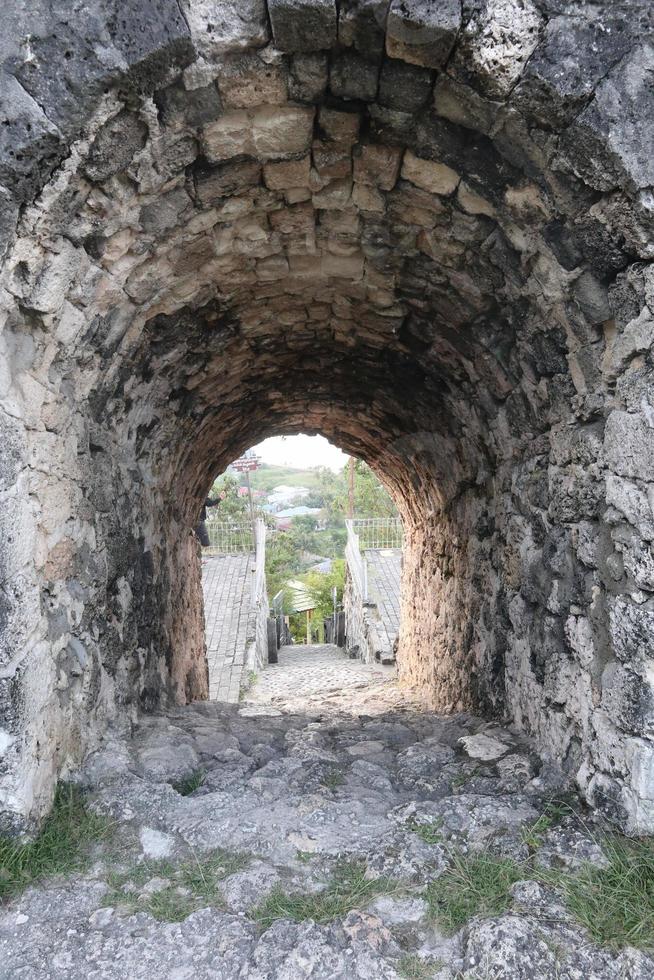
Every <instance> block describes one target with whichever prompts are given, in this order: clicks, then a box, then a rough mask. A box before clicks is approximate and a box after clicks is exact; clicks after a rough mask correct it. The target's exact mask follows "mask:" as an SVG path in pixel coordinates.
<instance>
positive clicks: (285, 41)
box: [268, 0, 336, 52]
mask: <svg viewBox="0 0 654 980" xmlns="http://www.w3.org/2000/svg"><path fill="white" fill-rule="evenodd" d="M268 13H269V16H270V23H271V26H272V32H273V38H274V41H275V47H277V48H279V50H280V51H289V52H298V51H321V50H326V49H329V48H331V47H332V46H333V45H334V43H335V41H336V3H335V0H268Z"/></svg>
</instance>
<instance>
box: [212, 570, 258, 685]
mask: <svg viewBox="0 0 654 980" xmlns="http://www.w3.org/2000/svg"><path fill="white" fill-rule="evenodd" d="M253 568H254V556H253V555H248V554H243V555H218V556H215V557H208V558H203V559H202V591H203V593H204V616H205V632H206V640H207V661H208V664H209V697H210V698H211V700H212V701H228V702H231V703H232V704H234V703H236V702H237V701H238V699H239V691H240V685H241V676H242V673H243V665H244V663H245V652H246V646H247V638H248V635H249V633H250V631H251V629H252V628H253V627H252V623H251V614H252V613H251V587H252V574H253Z"/></svg>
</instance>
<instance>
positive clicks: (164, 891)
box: [103, 848, 250, 922]
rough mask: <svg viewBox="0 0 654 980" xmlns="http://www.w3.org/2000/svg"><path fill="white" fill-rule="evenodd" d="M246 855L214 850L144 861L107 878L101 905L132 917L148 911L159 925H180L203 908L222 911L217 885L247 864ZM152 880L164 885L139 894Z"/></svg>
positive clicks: (220, 849)
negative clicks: (174, 859)
mask: <svg viewBox="0 0 654 980" xmlns="http://www.w3.org/2000/svg"><path fill="white" fill-rule="evenodd" d="M249 861H250V858H249V856H248V855H247V854H240V853H238V852H234V851H225V850H223V849H222V848H218V849H217V850H215V851H211V852H210V853H209V854H203V855H202V857H196V856H195V855H194V856H193V857H192V858H189V860H187V861H183V862H181V863H178V864H175V863H174V862H172V861H144V862H142V863H141V864H138V865H136V867H134V868H130V869H129V871H126V872H123V873H116V874H112V875H109V877H108V878H107V884H108V885H109V889H110V890H109V892H108V893H107V894H106V895H105V897H104V902H103V904H104V905H111V906H113V907H117V908H119V909H121V911H123V912H126V913H127V914H129V915H132V914H133V913H134V912H149V913H150V915H152V916H153V917H154V918H155V919H159V920H160V921H162V922H182V921H183V920H184V919H186V918H188V916H189V915H190V914H191V912H196V911H197V910H198V909H204V908H207V907H212V908H224V907H225V903H224V900H223V897H222V893H221V891H220V883H221V882H222V881H224V879H225V878H228V877H229V875H233V874H236V872H237V871H242V870H243V869H244V868H245V867H247V865H248V864H249ZM152 878H163V879H164V880H165V881H166V882H167V884H166V885H165V887H163V888H161V889H160V890H159V891H156V892H153V893H152V894H150V895H148V894H146V895H143V897H140V893H142V890H143V887H144V885H145V884H146V883H147V882H148V881H150V880H151V879H152Z"/></svg>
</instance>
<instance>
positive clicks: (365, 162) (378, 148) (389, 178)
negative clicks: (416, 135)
mask: <svg viewBox="0 0 654 980" xmlns="http://www.w3.org/2000/svg"><path fill="white" fill-rule="evenodd" d="M401 161H402V150H401V148H400V147H398V146H382V145H374V144H372V143H366V144H364V145H363V146H361V148H360V153H359V154H355V157H354V179H355V181H358V182H359V183H361V184H372V185H373V186H374V187H379V188H380V189H381V190H383V191H390V190H391V189H392V188H393V187H395V183H396V181H397V178H398V174H399V172H400V163H401Z"/></svg>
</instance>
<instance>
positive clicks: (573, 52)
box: [511, 11, 633, 129]
mask: <svg viewBox="0 0 654 980" xmlns="http://www.w3.org/2000/svg"><path fill="white" fill-rule="evenodd" d="M624 26H625V25H624V20H623V19H622V18H621V17H620V15H619V14H618V13H617V12H616V15H615V16H611V13H610V12H609V11H603V12H602V15H601V16H599V17H592V18H591V17H588V18H586V17H570V16H568V15H567V14H561V15H560V16H556V17H552V18H551V20H549V21H548V23H547V25H546V27H545V28H544V30H543V33H542V38H541V41H540V43H539V45H538V47H537V48H536V49H535V51H534V52H533V54H532V56H531V58H530V59H529V62H528V64H527V66H526V68H525V69H524V71H523V74H522V78H521V80H520V83H519V84H518V86H517V88H516V89H515V90H514V92H513V96H512V99H511V102H512V104H513V105H515V106H517V107H518V108H519V109H520V111H521V112H522V113H524V114H525V115H526V116H527V118H528V119H529V120H530V121H534V122H536V123H538V125H540V126H545V127H546V128H548V129H550V128H552V127H554V128H557V129H558V128H562V127H564V126H567V125H568V124H569V123H570V122H572V120H573V118H574V116H575V115H576V114H577V113H578V112H579V110H580V109H582V108H583V107H584V105H585V104H586V103H587V102H588V101H589V100H590V99H591V98H592V96H593V92H594V90H595V87H596V86H597V84H598V83H599V82H600V81H601V79H602V78H603V77H604V76H605V75H606V73H607V71H609V70H610V69H611V68H612V67H613V66H614V65H615V64H617V62H618V61H620V59H621V58H623V57H624V56H625V55H626V54H627V52H628V51H629V48H630V47H631V46H632V44H633V38H632V36H631V32H630V31H625V30H624Z"/></svg>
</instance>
